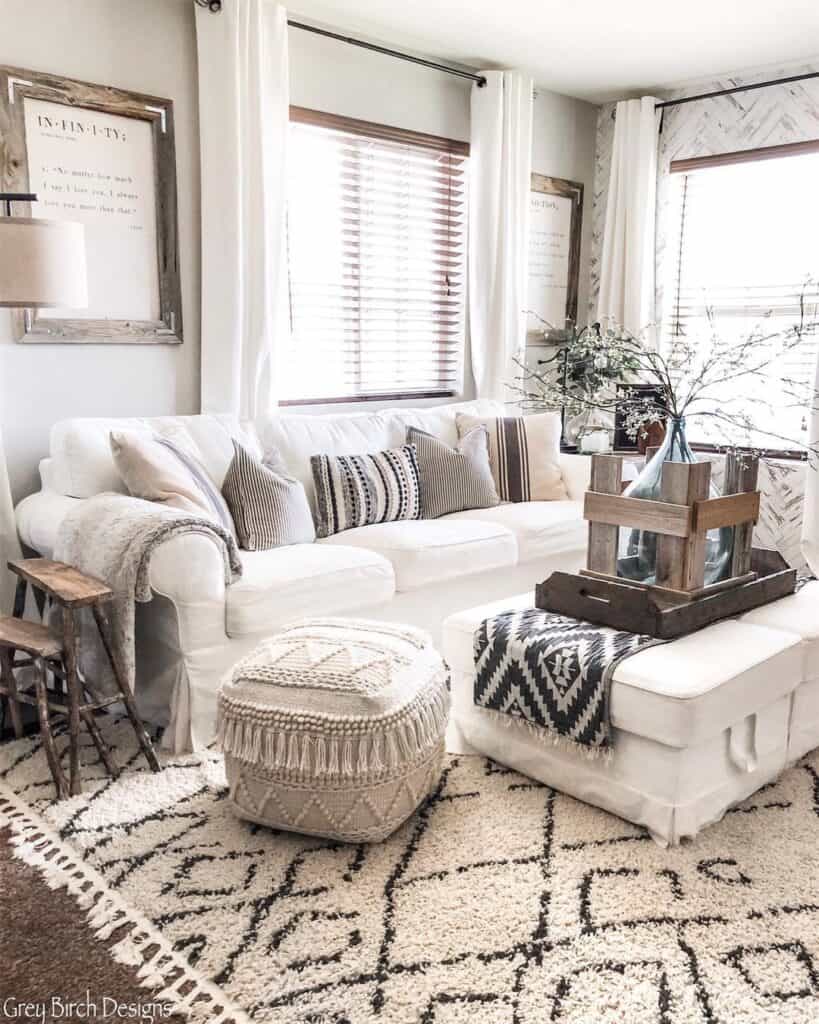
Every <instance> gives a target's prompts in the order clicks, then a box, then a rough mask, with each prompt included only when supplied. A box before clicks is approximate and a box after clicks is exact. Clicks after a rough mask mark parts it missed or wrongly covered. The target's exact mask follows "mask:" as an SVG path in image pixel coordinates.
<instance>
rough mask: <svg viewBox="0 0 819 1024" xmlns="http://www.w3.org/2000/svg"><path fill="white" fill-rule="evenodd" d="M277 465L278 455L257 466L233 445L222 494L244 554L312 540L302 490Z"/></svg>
mask: <svg viewBox="0 0 819 1024" xmlns="http://www.w3.org/2000/svg"><path fill="white" fill-rule="evenodd" d="M280 466H281V460H280V459H279V458H278V453H275V454H273V455H272V457H270V458H268V459H266V460H265V463H261V462H259V461H257V460H256V459H255V458H254V457H253V456H252V455H251V454H250V452H248V451H247V450H246V449H244V448H243V447H242V446H241V445H240V444H239V442H238V441H234V442H233V460H232V462H231V463H230V466H229V467H228V471H227V475H226V476H225V482H224V483H223V484H222V494H224V496H225V498H226V499H227V503H228V505H229V507H230V511H231V514H232V515H233V521H234V523H235V524H236V536H237V538H238V541H239V547H240V548H244V550H245V551H266V550H268V548H278V547H283V546H284V545H285V544H311V543H312V542H313V541H314V540H315V539H316V531H315V527H314V526H313V516H312V514H311V512H310V503H309V502H308V501H307V495H306V494H305V493H304V487H302V485H301V484H300V483H299V481H298V480H294V479H293V477H291V476H287V475H286V474H285V473H283V472H280V471H279V467H280ZM274 467H275V468H274Z"/></svg>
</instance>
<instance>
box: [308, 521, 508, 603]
mask: <svg viewBox="0 0 819 1024" xmlns="http://www.w3.org/2000/svg"><path fill="white" fill-rule="evenodd" d="M336 544H339V545H342V544H343V545H353V546H355V547H361V548H366V549H368V550H369V551H374V552H377V553H378V554H379V555H381V556H383V557H384V558H386V559H387V560H388V561H389V562H391V563H392V567H393V570H394V572H395V589H396V590H398V591H399V592H400V591H404V590H415V589H416V588H417V587H425V586H428V585H430V584H435V583H442V582H443V581H444V580H451V579H455V578H456V577H459V576H468V575H470V574H471V573H476V572H486V571H487V570H492V569H500V568H505V567H507V566H510V565H516V564H517V560H518V548H517V542H516V541H515V537H514V534H513V533H512V532H511V531H510V530H508V529H507V528H506V527H505V526H503V525H502V524H500V523H482V522H455V521H453V520H452V519H420V520H415V521H410V520H407V521H404V522H395V523H377V524H375V525H373V526H361V527H359V528H358V529H356V530H345V531H344V533H340V534H336V535H335V536H334V537H327V538H325V539H324V540H321V541H319V542H318V545H319V547H322V548H323V547H325V546H326V547H332V546H334V545H336Z"/></svg>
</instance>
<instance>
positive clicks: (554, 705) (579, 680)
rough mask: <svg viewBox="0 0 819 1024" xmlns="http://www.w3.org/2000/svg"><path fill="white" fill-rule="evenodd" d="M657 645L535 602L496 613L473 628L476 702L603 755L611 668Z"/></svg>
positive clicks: (652, 640)
mask: <svg viewBox="0 0 819 1024" xmlns="http://www.w3.org/2000/svg"><path fill="white" fill-rule="evenodd" d="M657 643H663V641H662V640H656V639H655V638H654V637H650V636H642V635H640V634H638V633H627V632H623V631H621V630H617V629H609V628H608V627H606V626H595V625H593V624H592V623H590V622H582V621H580V620H578V619H572V618H569V617H568V616H565V615H557V614H556V613H554V612H546V611H541V610H540V609H539V608H526V609H524V610H522V611H513V612H502V613H501V614H500V615H495V616H493V617H492V618H490V619H486V621H485V622H482V623H481V625H480V627H479V628H478V630H477V632H476V633H475V692H474V703H475V705H476V706H477V707H479V708H486V709H488V710H490V711H494V712H498V713H500V714H503V715H509V716H510V717H511V718H513V719H517V720H523V721H524V722H526V723H527V724H528V725H530V726H531V727H533V728H535V729H536V730H539V731H542V733H543V736H544V739H547V740H550V741H553V742H555V741H557V742H559V741H561V740H562V741H563V742H565V743H566V744H567V745H570V746H575V747H577V748H578V749H581V750H583V751H585V752H586V753H590V754H593V753H606V752H608V751H609V750H610V748H611V729H610V725H609V690H610V687H611V679H612V676H613V675H614V670H615V668H616V667H617V665H618V664H619V663H620V662H621V661H622V660H623V658H626V657H628V656H629V655H630V654H635V653H636V652H637V651H639V650H641V649H643V648H645V647H650V646H652V645H654V644H657Z"/></svg>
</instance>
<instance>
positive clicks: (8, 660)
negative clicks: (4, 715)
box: [0, 647, 23, 740]
mask: <svg viewBox="0 0 819 1024" xmlns="http://www.w3.org/2000/svg"><path fill="white" fill-rule="evenodd" d="M0 678H2V680H3V682H4V684H5V687H6V692H7V694H8V696H7V697H6V700H7V701H8V705H9V711H10V712H11V724H12V725H13V726H14V735H15V736H16V737H17V739H18V740H19V739H20V738H21V737H22V735H23V716H22V715H21V714H20V705H19V703H18V701H17V680H16V679H15V677H14V663H13V655H12V654H11V653H9V649H8V648H7V647H3V648H0Z"/></svg>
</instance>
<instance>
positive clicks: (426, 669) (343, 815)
mask: <svg viewBox="0 0 819 1024" xmlns="http://www.w3.org/2000/svg"><path fill="white" fill-rule="evenodd" d="M447 680H448V673H447V670H446V666H445V665H444V663H443V661H442V660H441V657H440V655H439V654H438V653H437V651H436V650H435V649H434V647H433V646H432V643H431V641H430V639H429V637H427V636H426V634H424V633H422V632H421V631H420V630H416V629H413V628H411V627H409V626H398V625H391V624H389V623H379V622H360V621H355V620H351V619H312V620H308V621H306V622H302V623H299V624H298V625H294V626H291V627H289V628H287V629H284V630H283V631H282V632H281V633H279V634H277V635H276V636H274V637H271V638H270V639H269V640H265V641H264V642H263V643H262V644H260V645H259V647H257V648H256V650H255V651H253V653H252V654H250V655H248V657H246V658H244V659H243V660H242V661H241V662H239V664H238V665H237V666H236V667H235V668H234V670H233V672H232V673H231V677H230V679H229V681H228V682H226V683H225V684H224V685H223V687H222V689H221V690H220V692H219V724H218V730H219V740H220V743H221V746H222V749H223V750H224V753H225V768H226V771H227V778H228V785H229V793H230V795H229V799H230V801H231V804H232V806H233V807H234V809H235V810H236V812H237V813H238V814H239V815H240V816H241V817H243V818H246V819H248V820H250V821H255V822H258V823H260V824H263V825H270V826H272V827H274V828H280V829H286V830H288V831H292V832H303V833H306V834H308V835H320V836H326V837H328V838H331V839H340V840H344V841H347V842H373V841H377V840H380V839H383V838H384V837H385V836H388V835H389V834H390V833H391V832H393V831H394V830H395V829H396V828H397V827H398V826H399V825H400V824H401V823H402V822H403V821H404V820H405V819H406V818H408V817H409V815H410V814H412V813H413V811H415V809H416V808H417V807H418V805H419V804H420V803H421V801H422V800H423V799H424V798H425V797H426V796H427V795H428V793H429V792H430V791H431V789H432V788H434V786H435V784H436V783H437V781H438V779H439V776H440V772H441V764H442V759H443V752H444V732H445V729H446V722H447V717H448V714H449V692H448V689H447Z"/></svg>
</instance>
